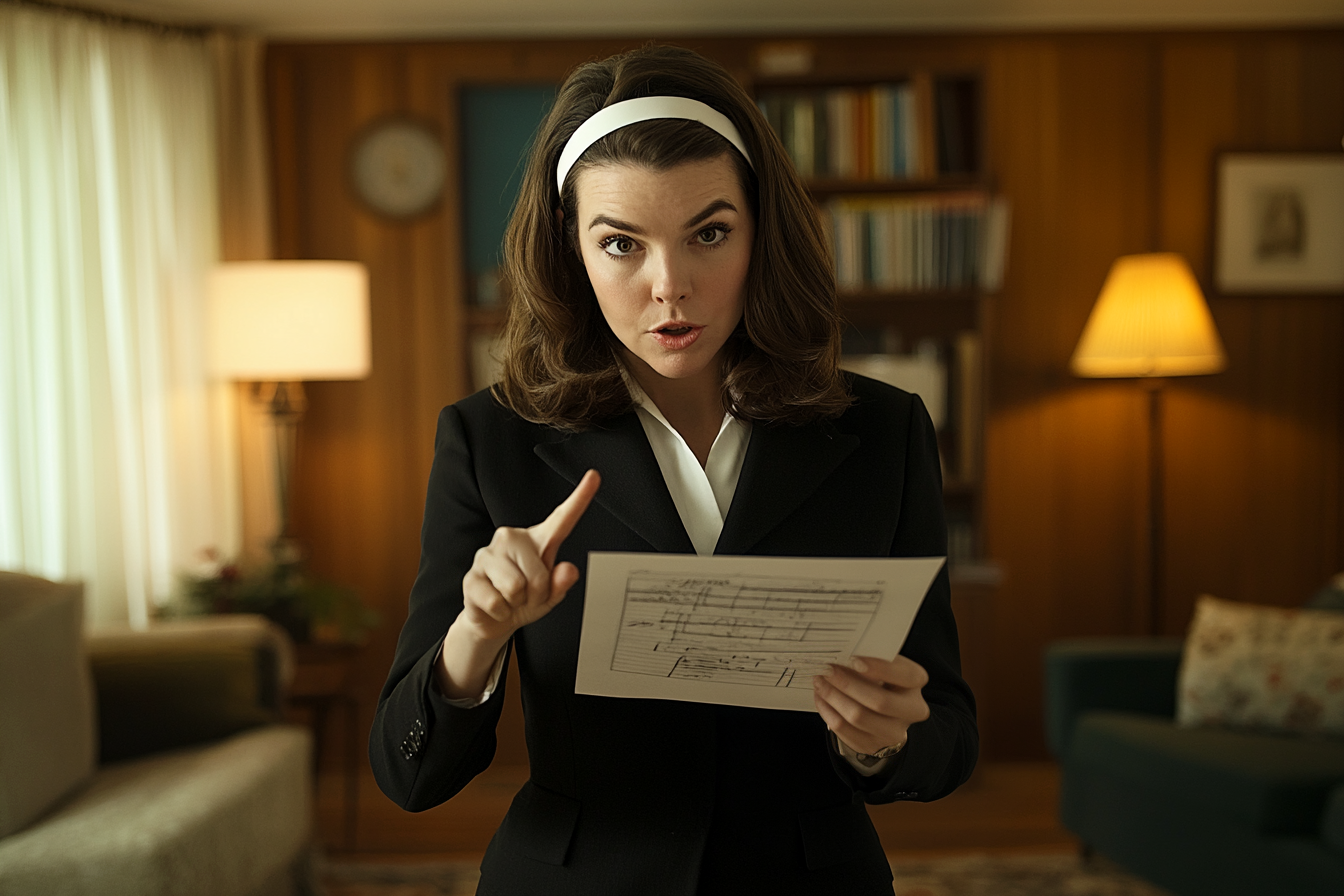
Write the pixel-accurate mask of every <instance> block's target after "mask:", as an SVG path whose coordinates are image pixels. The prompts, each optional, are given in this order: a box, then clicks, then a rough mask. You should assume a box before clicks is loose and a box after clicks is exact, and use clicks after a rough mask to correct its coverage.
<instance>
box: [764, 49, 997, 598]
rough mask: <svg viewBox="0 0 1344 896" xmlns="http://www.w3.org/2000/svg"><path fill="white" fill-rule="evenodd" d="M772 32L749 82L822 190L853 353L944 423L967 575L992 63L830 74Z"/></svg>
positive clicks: (979, 405)
mask: <svg viewBox="0 0 1344 896" xmlns="http://www.w3.org/2000/svg"><path fill="white" fill-rule="evenodd" d="M776 49H779V50H780V53H779V55H778V56H774V55H772V52H773V50H772V47H771V45H769V44H763V45H762V46H761V47H760V49H759V50H758V53H757V55H756V58H755V62H756V72H755V74H754V77H753V79H752V81H751V83H750V84H749V88H750V89H751V90H752V92H753V94H754V96H755V97H756V100H757V103H758V105H759V106H760V108H761V111H762V113H764V115H765V117H766V119H767V120H768V121H769V122H770V125H771V127H772V128H773V129H774V130H775V133H776V134H777V135H778V136H779V137H780V140H781V142H782V143H783V144H784V146H785V148H786V150H787V151H788V152H789V155H790V157H791V158H792V159H793V161H794V164H795V166H796V167H797V168H798V171H799V173H800V174H801V175H802V176H803V179H804V181H805V182H806V183H807V185H808V188H809V190H810V192H811V194H812V197H813V199H814V201H815V202H816V204H817V207H818V210H819V211H820V212H821V214H822V218H823V221H824V224H825V227H826V229H827V232H828V233H829V235H830V237H831V241H832V249H833V250H834V253H835V260H836V287H837V291H838V293H839V295H840V300H841V307H842V310H843V312H844V314H845V317H846V320H847V328H846V332H845V349H844V350H845V361H844V366H846V367H847V368H849V369H851V370H855V371H856V372H859V373H863V374H865V375H868V376H873V377H874V378H877V379H882V380H885V381H887V382H890V383H892V384H893V385H898V386H900V387H902V388H905V389H908V390H909V391H912V392H916V393H918V394H920V395H921V397H923V398H924V402H925V405H926V406H927V407H928V408H929V412H930V415H931V416H932V417H933V420H934V423H935V426H936V427H937V429H938V439H939V450H940V455H941V458H942V464H943V479H944V503H945V505H946V508H947V516H948V542H949V544H948V553H949V560H950V564H951V566H952V570H953V574H954V577H960V578H964V579H965V580H967V581H969V582H972V583H977V582H978V583H981V584H986V583H992V582H993V581H994V579H995V577H996V571H995V570H994V568H993V567H992V566H989V565H988V564H986V563H985V561H984V553H983V544H984V539H983V510H982V501H981V495H982V483H983V458H984V450H983V437H984V436H983V433H984V415H985V393H986V385H987V381H986V359H985V353H984V346H985V339H984V334H985V332H986V325H987V320H988V314H989V310H990V308H989V299H988V296H989V295H990V294H992V293H993V292H995V291H996V290H997V289H998V287H999V284H1000V282H1001V279H1002V274H1003V266H1004V257H1005V255H1006V242H1007V228H1008V209H1007V205H1006V204H1005V203H1004V202H1003V201H1002V200H1001V199H1000V198H998V197H996V196H995V194H994V192H993V190H992V188H991V186H990V183H991V182H990V178H989V175H988V172H987V171H986V170H985V168H984V159H985V152H984V140H985V136H984V128H983V124H982V121H983V116H982V113H981V107H982V103H981V93H982V88H981V78H980V77H979V76H978V75H977V74H975V73H968V72H965V71H950V72H942V71H935V70H931V69H929V68H926V67H917V66H912V67H909V68H902V67H901V66H900V64H899V62H898V61H897V62H893V64H892V67H891V69H890V70H889V71H880V72H874V71H872V70H871V69H870V70H869V71H867V72H865V73H864V74H866V75H867V76H868V77H867V78H854V77H848V78H835V77H828V73H827V72H826V71H824V70H814V69H815V68H817V67H816V66H815V60H814V59H813V58H812V57H810V56H809V55H807V53H806V52H803V53H801V54H800V53H799V51H798V47H797V46H795V45H783V46H782V47H781V48H776Z"/></svg>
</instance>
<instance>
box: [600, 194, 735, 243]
mask: <svg viewBox="0 0 1344 896" xmlns="http://www.w3.org/2000/svg"><path fill="white" fill-rule="evenodd" d="M725 209H726V210H728V211H734V212H735V211H737V206H735V205H733V204H732V203H731V202H729V201H728V200H727V199H715V200H714V201H713V202H711V203H710V204H709V205H707V206H705V207H704V208H703V209H701V210H700V212H698V213H697V214H695V215H693V216H692V217H691V219H690V220H689V221H687V222H686V223H685V224H683V225H681V229H682V230H690V229H691V228H693V227H695V226H696V225H697V224H699V223H700V222H701V221H704V220H705V219H706V218H708V217H709V216H710V215H712V214H714V213H715V212H721V211H724V210H725ZM599 224H605V225H607V226H608V227H610V228H612V229H613V230H626V231H629V232H630V233H633V234H637V235H639V236H644V228H642V227H637V226H635V225H634V224H631V223H630V222H629V221H621V220H618V219H616V218H613V217H611V216H610V215H595V216H594V217H593V220H591V221H589V222H588V229H589V230H592V229H593V228H594V227H596V226H597V225H599Z"/></svg>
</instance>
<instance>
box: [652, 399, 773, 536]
mask: <svg viewBox="0 0 1344 896" xmlns="http://www.w3.org/2000/svg"><path fill="white" fill-rule="evenodd" d="M626 383H627V384H628V385H629V386H630V397H631V398H632V399H634V402H635V411H636V414H637V415H638V417H639V422H640V424H641V425H642V426H643V427H644V435H645V436H647V437H648V440H649V447H650V448H652V449H653V456H654V457H655V458H657V460H658V469H659V470H661V471H662V474H663V482H665V483H666V484H667V490H668V492H669V493H671V495H672V503H673V504H675V505H676V507H677V515H678V516H680V517H681V525H682V526H684V527H685V529H686V534H687V535H689V536H690V537H691V544H692V545H693V546H694V547H695V552H696V553H697V554H699V555H700V556H702V557H703V556H706V555H709V554H713V553H714V547H715V546H716V545H717V544H718V543H719V535H720V534H721V533H722V532H723V521H724V520H725V519H727V517H728V508H729V507H731V506H732V503H733V495H734V494H735V493H736V492H737V480H738V478H739V477H740V476H741V475H742V460H743V458H745V457H746V456H747V443H748V442H749V441H751V424H749V423H747V421H745V420H739V419H738V418H736V417H734V416H733V415H732V414H724V415H723V422H722V423H721V424H720V425H719V434H718V435H717V436H715V437H714V444H713V445H712V446H710V449H709V457H708V458H707V459H706V461H705V465H704V466H703V467H701V466H700V461H699V460H698V459H697V458H696V456H695V452H694V451H692V450H691V446H690V445H687V444H686V440H685V439H684V438H682V436H681V433H679V432H677V431H676V429H675V428H673V426H672V424H671V423H668V422H667V418H666V417H664V416H663V412H662V411H660V410H659V409H658V405H656V404H654V403H653V399H651V398H649V396H648V395H646V394H645V393H644V390H643V389H641V388H640V387H639V384H638V383H636V382H635V381H634V380H633V378H630V377H627V378H626Z"/></svg>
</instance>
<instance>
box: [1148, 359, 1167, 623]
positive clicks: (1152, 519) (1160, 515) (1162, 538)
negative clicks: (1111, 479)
mask: <svg viewBox="0 0 1344 896" xmlns="http://www.w3.org/2000/svg"><path fill="white" fill-rule="evenodd" d="M1144 386H1145V387H1146V389H1147V392H1148V620H1147V621H1148V634H1150V635H1160V634H1162V610H1163V606H1164V601H1163V600H1162V597H1163V595H1162V592H1163V580H1164V574H1165V572H1166V552H1165V546H1166V507H1165V506H1164V498H1165V495H1166V482H1165V469H1164V464H1163V451H1162V448H1163V434H1162V393H1163V391H1165V388H1166V381H1165V380H1164V379H1163V378H1162V377H1153V378H1152V379H1145V380H1144Z"/></svg>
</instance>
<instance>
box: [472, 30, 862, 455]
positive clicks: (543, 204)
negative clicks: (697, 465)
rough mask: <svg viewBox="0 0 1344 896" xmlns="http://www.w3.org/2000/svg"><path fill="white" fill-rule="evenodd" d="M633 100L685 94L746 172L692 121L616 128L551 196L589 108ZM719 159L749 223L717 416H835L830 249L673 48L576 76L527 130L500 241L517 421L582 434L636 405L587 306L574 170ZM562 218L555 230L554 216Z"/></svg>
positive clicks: (841, 393) (795, 186)
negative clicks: (523, 161)
mask: <svg viewBox="0 0 1344 896" xmlns="http://www.w3.org/2000/svg"><path fill="white" fill-rule="evenodd" d="M644 96H684V97H690V98H691V99H696V100H699V101H701V102H703V103H706V104H708V105H709V106H712V107H713V108H715V109H717V110H719V111H720V112H722V113H723V114H724V115H726V116H728V118H729V119H731V120H732V122H733V124H734V125H736V126H737V129H738V131H739V132H740V133H741V135H742V140H743V142H744V143H745V144H746V146H747V150H748V152H749V153H750V154H751V160H752V163H754V166H755V167H754V168H753V167H752V165H749V164H748V163H747V161H746V160H745V159H743V158H742V156H741V154H740V153H738V152H737V151H736V150H735V149H733V147H732V145H731V144H730V143H729V142H728V141H727V140H725V139H724V138H723V137H721V136H720V135H719V134H717V133H715V132H714V131H712V130H711V129H709V128H707V127H705V126H704V125H702V124H699V123H698V122H694V121H683V120H680V119H659V120H654V121H645V122H640V123H638V124H633V125H629V126H627V127H624V128H621V129H620V130H617V131H613V132H612V133H610V134H608V135H606V136H605V137H603V138H602V139H601V140H599V141H597V142H596V143H594V144H593V145H592V146H591V147H589V148H588V150H587V151H586V152H585V153H584V154H583V155H582V156H581V157H580V158H579V160H578V162H577V163H576V164H575V165H574V167H573V168H572V169H571V170H570V172H569V174H568V176H567V177H566V178H565V183H564V184H563V185H557V184H556V183H555V168H556V162H557V161H558V159H559V157H560V153H561V151H562V150H563V149H564V146H565V143H566V141H568V140H569V137H570V135H571V134H573V133H574V131H575V130H576V129H577V128H578V127H579V125H581V124H582V123H583V122H584V121H586V120H587V119H588V118H590V117H591V116H592V115H593V114H594V113H596V112H597V111H598V110H600V109H603V108H605V107H606V106H609V105H612V104H614V103H619V102H622V101H624V100H629V99H635V98H636V97H644ZM725 153H726V154H728V155H729V157H730V158H732V159H733V160H734V164H735V165H736V167H737V171H738V177H739V179H740V180H741V186H742V190H743V192H744V193H745V194H746V195H747V197H748V199H749V201H750V202H751V205H752V212H753V214H754V216H755V218H756V237H755V243H754V245H753V246H752V253H751V262H750V266H749V268H748V272H747V282H746V287H745V295H744V297H743V314H742V322H741V323H740V324H739V325H738V327H737V330H736V331H735V332H734V333H733V335H732V337H730V338H729V340H728V342H727V343H726V344H725V345H724V349H723V354H722V363H723V389H724V393H725V394H724V396H723V398H724V406H725V407H727V408H729V409H730V410H731V412H732V413H733V414H734V415H735V416H737V417H740V418H742V419H744V420H751V421H754V422H758V423H807V422H811V421H814V420H819V419H825V418H828V417H834V416H838V415H839V414H840V413H841V412H843V411H844V409H845V408H847V407H848V406H849V405H850V403H851V401H852V399H851V398H850V395H849V393H848V390H847V389H846V386H845V382H844V379H843V377H842V375H841V374H840V371H839V367H838V363H839V356H840V327H841V322H840V316H839V312H838V310H837V307H836V297H835V275H834V273H833V268H832V264H831V256H830V250H829V249H828V248H827V245H826V241H825V239H824V237H823V233H822V227H821V222H820V219H819V217H818V215H817V212H816V208H815V207H814V206H813V204H812V201H811V198H810V197H809V196H808V194H807V191H806V189H805V188H804V187H803V184H802V181H801V180H799V178H798V174H797V172H796V171H795V170H794V168H793V165H792V163H791V162H790V161H789V158H788V155H787V153H786V152H785V150H784V147H783V146H782V145H781V144H780V142H779V140H778V138H776V137H775V135H774V133H773V132H772V131H771V130H770V126H769V124H767V123H766V120H765V117H764V116H763V115H762V114H761V112H760V110H759V109H758V108H757V107H756V104H755V103H754V102H752V100H751V97H749V96H748V95H747V93H746V91H745V90H743V89H742V87H741V86H740V85H739V84H738V83H737V82H736V81H735V80H733V77H732V76H731V75H729V74H728V72H727V71H726V70H724V69H723V68H722V67H721V66H719V65H718V64H717V63H714V62H711V61H710V60H708V59H705V58H704V57H703V56H700V55H699V54H697V53H695V52H693V51H691V50H686V49H682V48H680V47H667V46H647V47H643V48H641V49H638V50H632V51H630V52H628V53H623V54H621V55H619V56H613V57H611V58H609V59H605V60H603V61H601V62H590V63H587V64H585V65H582V66H580V67H579V68H578V69H576V70H575V71H574V72H573V73H572V74H570V76H569V78H568V79H566V81H565V83H564V85H563V86H562V87H561V88H560V92H559V94H558V96H557V97H556V101H555V105H554V106H552V107H551V111H550V114H549V115H547V116H546V119H545V121H543V122H542V124H541V127H540V129H539V130H538V132H537V136H536V140H535V142H534V144H533V147H532V153H531V156H530V158H529V160H528V165H527V170H526V172H525V174H524V175H523V182H522V187H521V189H520V190H519V194H518V202H517V205H516V206H515V207H514V211H513V217H512V219H511V220H510V222H509V228H508V231H507V233H506V235H505V238H504V267H505V273H506V276H507V277H508V279H509V281H510V285H511V287H512V300H511V302H510V306H509V314H508V321H507V323H506V324H505V327H504V346H503V354H504V359H503V360H504V370H503V376H502V378H501V380H500V382H499V384H498V385H497V386H496V387H495V389H496V393H495V394H496V395H497V396H498V397H499V398H500V400H501V401H503V402H504V403H505V404H506V405H508V406H509V407H510V408H512V409H513V410H514V412H516V413H517V414H518V415H519V416H521V417H523V418H525V419H527V420H531V421H533V422H536V423H546V424H549V425H552V426H556V427H560V428H562V429H570V430H578V429H586V428H589V427H591V426H593V425H594V424H596V423H599V422H600V421H602V420H604V419H608V418H610V417H613V416H616V415H618V414H621V413H624V412H626V411H629V410H630V409H631V408H632V407H633V403H632V401H631V398H630V394H629V391H628V390H627V388H626V386H625V382H624V380H623V378H622V375H621V370H620V366H619V361H618V360H617V352H618V351H619V350H620V343H619V342H618V340H617V339H616V336H615V335H614V334H613V333H612V332H611V330H610V328H609V327H608V326H607V323H606V320H605V319H604V318H603V316H602V312H601V309H600V308H599V307H598V304H597V299H596V296H594V294H593V289H592V286H591V284H590V283H589V281H588V275H587V272H586V271H585V269H584V267H583V262H582V260H581V259H580V256H579V252H578V242H577V236H576V233H575V220H576V216H575V212H576V200H575V192H574V183H575V180H576V179H577V175H578V173H579V171H581V170H583V169H584V168H587V167H592V166H594V165H602V164H612V163H626V164H634V165H639V166H642V167H645V168H648V169H650V170H653V171H665V170H667V169H669V168H672V167H674V166H676V165H679V164H681V163H683V162H694V161H702V160H705V159H713V158H718V157H720V156H722V155H724V154H725ZM557 210H562V211H563V219H562V220H563V223H561V222H560V221H559V220H557V215H556V211H557Z"/></svg>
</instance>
